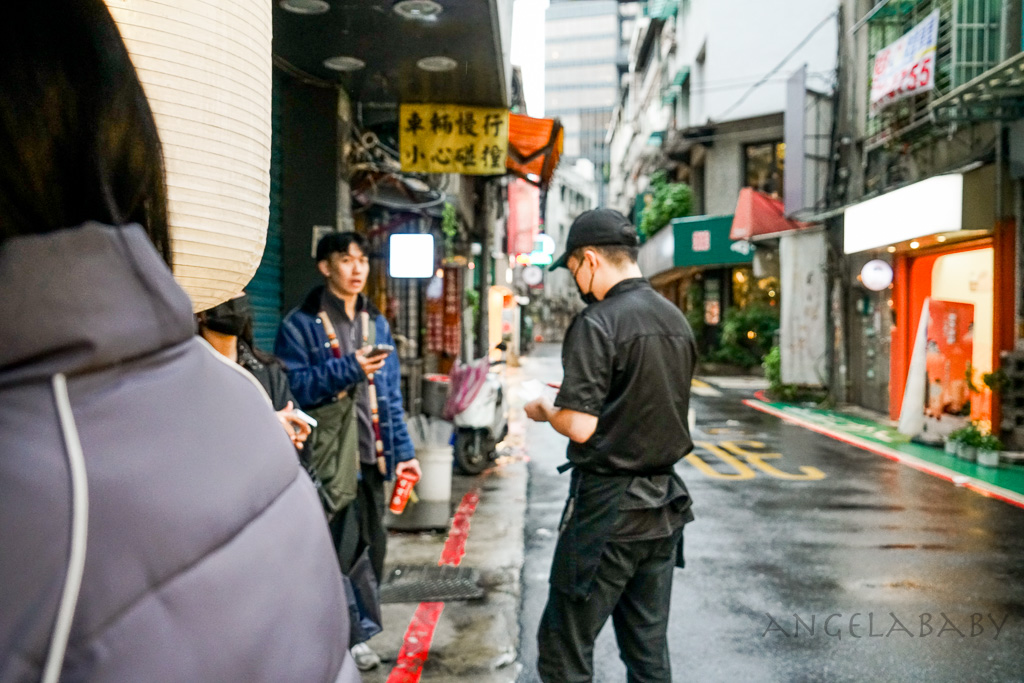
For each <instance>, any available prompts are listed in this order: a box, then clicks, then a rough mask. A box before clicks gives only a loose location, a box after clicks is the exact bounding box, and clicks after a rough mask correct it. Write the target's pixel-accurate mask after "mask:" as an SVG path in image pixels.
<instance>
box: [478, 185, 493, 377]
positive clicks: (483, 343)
mask: <svg viewBox="0 0 1024 683" xmlns="http://www.w3.org/2000/svg"><path fill="white" fill-rule="evenodd" d="M476 201H477V206H476V222H477V229H478V231H479V234H480V239H481V246H482V249H481V254H480V289H479V296H480V305H479V310H480V320H478V321H477V327H476V329H477V337H476V354H477V358H484V357H485V356H487V354H488V353H490V350H491V342H490V335H489V334H488V332H489V329H490V328H489V326H488V322H489V318H490V310H489V308H490V307H489V305H488V300H489V299H490V296H489V295H490V292H491V270H492V268H491V266H492V263H491V259H492V256H491V251H492V244H491V242H492V241H493V240H494V226H493V221H492V220H491V211H490V203H491V183H490V181H489V180H487V179H479V180H478V181H477V199H476Z"/></svg>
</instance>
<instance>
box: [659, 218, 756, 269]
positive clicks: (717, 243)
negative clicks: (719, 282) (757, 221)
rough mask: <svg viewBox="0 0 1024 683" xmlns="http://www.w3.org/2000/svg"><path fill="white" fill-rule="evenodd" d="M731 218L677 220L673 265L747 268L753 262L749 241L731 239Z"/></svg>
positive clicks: (675, 223) (675, 220) (673, 227)
mask: <svg viewBox="0 0 1024 683" xmlns="http://www.w3.org/2000/svg"><path fill="white" fill-rule="evenodd" d="M732 220H733V217H732V216H691V217H688V218H675V219H673V220H672V225H671V229H672V232H673V235H674V238H675V240H674V246H673V248H674V250H675V253H674V255H673V265H674V266H675V267H680V266H728V265H741V264H742V265H745V264H748V263H751V262H752V261H753V260H754V256H753V249H752V248H751V246H750V242H747V241H745V240H734V239H730V237H729V232H730V230H731V229H732Z"/></svg>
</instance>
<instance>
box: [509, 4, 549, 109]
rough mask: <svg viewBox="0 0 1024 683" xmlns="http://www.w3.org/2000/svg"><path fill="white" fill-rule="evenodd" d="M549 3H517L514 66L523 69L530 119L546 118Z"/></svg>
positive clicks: (513, 31)
mask: <svg viewBox="0 0 1024 683" xmlns="http://www.w3.org/2000/svg"><path fill="white" fill-rule="evenodd" d="M547 6H548V0H515V5H514V6H513V15H512V64H513V65H515V66H520V67H522V68H523V90H524V94H525V96H526V107H527V110H528V113H529V114H530V116H536V117H540V116H544V10H545V9H547Z"/></svg>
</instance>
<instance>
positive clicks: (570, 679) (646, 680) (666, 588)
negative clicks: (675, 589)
mask: <svg viewBox="0 0 1024 683" xmlns="http://www.w3.org/2000/svg"><path fill="white" fill-rule="evenodd" d="M680 533H682V532H681V531H680V532H676V534H674V535H673V536H670V537H667V538H658V539H653V540H649V541H630V542H616V541H609V542H608V543H607V544H606V545H605V548H604V553H603V554H602V556H601V564H600V567H599V568H598V570H597V576H596V577H595V578H594V584H593V588H592V590H591V593H590V595H589V596H588V597H587V598H586V599H581V600H574V599H572V598H570V597H569V596H568V595H566V594H565V593H563V592H562V591H560V590H558V589H556V588H552V589H551V591H550V594H549V595H548V603H547V606H546V607H545V608H544V614H543V616H542V617H541V620H540V630H539V632H538V634H537V640H538V651H539V654H540V656H539V661H538V664H537V669H538V672H539V673H540V678H541V680H542V681H544V682H545V683H556V682H557V683H584V682H587V681H591V680H592V679H593V677H594V670H593V669H594V640H595V639H596V638H597V634H598V633H600V631H601V628H602V627H603V626H604V624H605V622H606V621H607V620H608V617H609V616H610V617H611V618H612V624H613V625H614V627H615V638H616V640H617V641H618V644H619V656H620V657H621V658H622V661H623V663H625V665H626V671H627V680H628V681H629V683H671V681H672V670H671V664H670V662H669V654H668V638H667V630H668V613H669V601H670V598H671V595H672V570H673V569H674V568H675V562H676V549H677V547H678V544H679V534H680Z"/></svg>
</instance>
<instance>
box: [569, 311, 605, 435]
mask: <svg viewBox="0 0 1024 683" xmlns="http://www.w3.org/2000/svg"><path fill="white" fill-rule="evenodd" d="M613 358H614V355H613V349H612V341H611V339H610V337H609V336H608V334H607V332H606V331H605V330H604V329H603V328H602V327H601V325H600V324H599V323H597V322H596V321H594V320H591V319H590V318H587V317H585V316H578V317H577V318H576V320H574V321H573V323H572V325H570V326H569V330H568V331H567V332H566V335H565V342H564V344H563V345H562V367H563V368H564V369H565V377H564V379H563V380H562V388H561V389H560V390H559V391H558V398H556V399H555V406H557V407H558V408H567V409H569V410H575V411H577V412H580V413H586V414H588V415H594V416H595V417H599V416H600V415H601V408H602V406H604V402H605V399H606V398H607V397H608V390H609V388H610V387H611V377H612V360H613Z"/></svg>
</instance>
